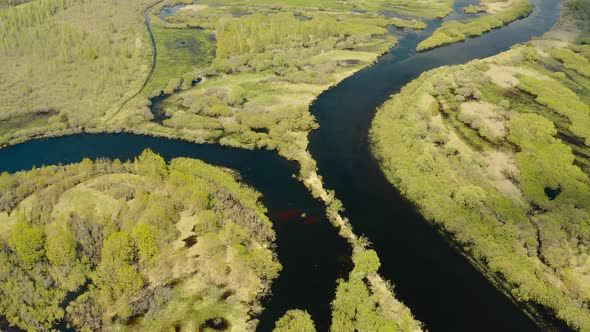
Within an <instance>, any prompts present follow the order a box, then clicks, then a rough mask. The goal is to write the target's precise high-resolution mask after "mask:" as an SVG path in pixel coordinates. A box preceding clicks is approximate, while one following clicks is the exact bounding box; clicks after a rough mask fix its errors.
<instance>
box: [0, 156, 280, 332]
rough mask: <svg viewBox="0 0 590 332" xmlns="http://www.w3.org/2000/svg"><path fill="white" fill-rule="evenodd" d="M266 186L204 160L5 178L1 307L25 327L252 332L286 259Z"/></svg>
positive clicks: (80, 167)
mask: <svg viewBox="0 0 590 332" xmlns="http://www.w3.org/2000/svg"><path fill="white" fill-rule="evenodd" d="M259 198H260V194H258V193H257V192H256V191H254V190H252V189H251V188H248V187H246V186H244V185H241V184H239V183H238V182H237V181H236V179H235V175H234V174H233V173H232V172H229V171H227V170H224V169H220V168H216V167H213V166H209V165H207V164H205V163H203V162H201V161H198V160H193V159H185V158H179V159H174V160H172V161H171V162H170V163H169V164H166V162H165V161H164V160H163V159H162V158H161V157H159V156H158V155H156V154H154V153H152V152H150V151H149V150H148V151H145V152H144V153H143V154H142V155H140V156H139V157H138V158H137V159H135V161H134V162H127V163H121V162H119V161H117V160H115V161H108V160H97V161H95V162H93V161H90V160H88V159H86V160H84V161H82V162H81V163H78V164H73V165H68V166H48V167H43V168H36V169H33V170H31V171H26V172H19V173H16V174H8V173H3V174H2V175H1V176H0V228H1V232H0V294H2V296H1V297H0V315H2V316H5V317H6V318H7V320H8V321H9V322H10V323H11V324H13V325H15V326H18V327H20V328H22V329H24V330H27V331H47V330H54V329H59V330H62V329H64V328H65V327H69V328H73V329H75V330H79V331H99V330H117V331H125V330H129V331H137V330H150V331H169V330H183V331H195V330H199V329H201V330H202V329H204V328H207V327H208V326H210V325H211V324H218V325H219V324H222V323H223V324H227V325H230V326H232V329H233V330H235V331H253V330H254V328H255V326H256V324H257V322H256V315H257V314H258V313H260V312H261V310H262V307H261V306H260V299H261V297H262V296H264V295H266V294H267V293H268V292H269V288H270V284H271V283H272V281H273V279H275V278H276V277H277V276H278V273H279V272H280V270H281V264H280V263H279V262H278V261H277V259H276V257H275V254H274V252H273V247H274V244H273V242H274V238H275V234H274V232H273V230H272V224H271V223H270V221H269V220H268V218H267V217H266V216H265V212H266V210H265V208H264V207H263V206H261V205H260V203H259Z"/></svg>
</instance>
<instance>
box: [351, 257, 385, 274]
mask: <svg viewBox="0 0 590 332" xmlns="http://www.w3.org/2000/svg"><path fill="white" fill-rule="evenodd" d="M352 259H353V261H354V269H353V270H352V272H351V274H350V276H351V277H352V278H356V279H363V278H364V277H366V276H367V275H368V274H371V273H375V272H377V270H379V267H380V266H381V262H379V257H378V256H377V253H376V252H375V250H363V251H361V252H358V253H355V254H354V256H353V257H352Z"/></svg>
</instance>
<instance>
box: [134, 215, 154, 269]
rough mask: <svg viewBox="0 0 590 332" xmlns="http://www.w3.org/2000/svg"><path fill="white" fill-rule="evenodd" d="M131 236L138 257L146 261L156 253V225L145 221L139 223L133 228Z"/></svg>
mask: <svg viewBox="0 0 590 332" xmlns="http://www.w3.org/2000/svg"><path fill="white" fill-rule="evenodd" d="M132 235H133V238H134V239H135V243H136V244H137V248H138V251H139V259H140V260H141V261H146V260H148V259H150V258H152V257H153V256H155V255H156V254H157V253H158V250H159V248H158V243H157V242H156V227H154V226H152V225H148V224H146V223H139V224H137V226H135V228H134V229H133V233H132Z"/></svg>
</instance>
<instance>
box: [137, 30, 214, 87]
mask: <svg viewBox="0 0 590 332" xmlns="http://www.w3.org/2000/svg"><path fill="white" fill-rule="evenodd" d="M152 31H153V33H154V37H155V38H156V48H157V50H158V58H157V62H156V68H155V71H154V73H153V76H152V78H151V80H150V82H149V83H148V85H147V86H146V87H145V88H144V93H152V92H153V91H154V90H163V89H164V88H165V87H166V85H167V84H168V82H169V81H170V80H171V79H174V78H179V77H183V76H184V75H185V74H187V73H190V72H191V71H193V70H194V68H195V67H207V66H208V65H209V64H210V63H211V61H212V60H213V57H214V45H213V43H212V41H211V39H212V37H213V36H212V35H211V34H210V33H209V32H207V31H203V30H199V29H173V28H165V27H157V26H155V27H153V28H152Z"/></svg>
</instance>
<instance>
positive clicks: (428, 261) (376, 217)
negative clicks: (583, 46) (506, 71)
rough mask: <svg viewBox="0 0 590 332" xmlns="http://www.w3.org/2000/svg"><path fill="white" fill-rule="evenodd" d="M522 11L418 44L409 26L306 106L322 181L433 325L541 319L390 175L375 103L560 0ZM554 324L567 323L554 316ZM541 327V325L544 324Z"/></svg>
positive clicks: (543, 17) (542, 25) (517, 324)
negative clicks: (374, 131)
mask: <svg viewBox="0 0 590 332" xmlns="http://www.w3.org/2000/svg"><path fill="white" fill-rule="evenodd" d="M533 3H534V4H535V9H534V12H533V13H532V14H531V15H530V16H529V17H527V18H525V19H522V20H520V21H516V22H514V23H511V24H509V25H507V26H505V27H503V28H502V29H499V30H494V31H492V32H490V33H488V34H485V35H483V36H482V37H480V38H477V39H469V40H466V41H465V42H464V43H459V44H454V45H450V46H446V47H441V48H437V49H434V50H431V51H428V52H425V53H418V54H417V53H416V52H415V51H414V50H415V47H416V45H417V44H418V43H419V42H420V41H421V40H423V39H424V38H425V37H426V36H428V35H429V34H430V33H431V30H432V28H433V24H431V25H430V26H431V27H430V28H429V29H428V30H427V31H423V32H419V33H413V34H412V33H410V34H407V35H406V37H405V38H404V39H403V40H401V42H400V44H399V46H398V47H396V48H394V49H393V50H392V51H391V52H390V53H389V54H387V55H385V56H384V57H382V58H381V59H380V61H379V62H378V63H377V64H375V65H374V66H372V67H369V68H366V69H365V70H362V71H360V72H359V73H357V74H356V75H354V76H352V77H350V78H348V79H346V80H345V81H343V82H342V83H341V84H339V85H338V86H337V87H336V88H334V89H332V90H330V91H327V92H325V93H324V94H322V95H321V96H320V97H319V98H318V100H317V101H316V102H315V104H314V105H313V106H312V113H313V114H314V115H315V116H316V118H317V120H318V122H319V124H320V129H318V130H316V131H314V132H313V133H311V135H310V150H311V152H312V155H313V157H314V158H315V159H316V160H317V161H318V167H319V172H320V174H321V175H322V176H323V178H324V181H325V184H326V187H327V188H330V189H335V190H336V193H337V196H338V197H339V198H340V199H341V200H342V201H343V203H344V206H345V207H346V213H345V215H346V216H347V217H349V218H350V220H351V223H352V225H353V227H354V230H355V232H356V233H357V234H364V235H366V236H367V237H368V238H369V240H370V241H371V242H372V243H373V244H374V247H375V249H376V250H377V252H378V253H379V256H380V258H381V261H382V268H381V270H380V272H381V273H382V275H383V276H384V277H385V278H387V279H389V280H392V281H393V282H394V284H395V286H396V288H395V290H396V294H397V297H398V298H399V299H400V300H402V301H403V302H404V303H405V304H406V305H408V306H409V307H410V309H411V310H412V312H413V313H414V315H415V316H416V318H418V319H419V320H420V321H422V322H424V323H426V327H427V328H428V329H429V330H430V331H538V330H541V328H540V327H539V326H537V325H536V324H534V323H533V321H532V320H531V319H530V318H529V317H527V316H526V315H525V314H524V313H523V312H522V311H521V310H520V309H519V308H518V307H517V306H516V305H515V304H513V303H512V302H511V301H510V299H508V298H507V297H506V296H505V295H503V294H502V292H500V291H499V290H498V289H496V288H495V287H494V286H493V285H492V284H491V283H490V282H489V281H488V280H486V279H485V278H484V276H483V275H482V274H481V273H480V272H478V271H477V270H476V269H475V268H474V267H473V266H472V265H471V264H470V262H469V261H468V260H467V259H466V258H465V257H463V256H462V255H461V253H459V252H457V251H456V250H455V249H454V248H452V247H451V246H450V245H449V243H448V241H447V240H446V239H445V238H443V237H442V236H441V235H440V234H439V233H438V232H437V230H436V229H435V228H434V227H432V226H431V225H430V224H429V223H428V222H427V221H425V220H424V219H423V218H422V217H421V216H420V214H419V213H418V212H417V211H416V209H415V208H414V206H413V205H412V204H410V203H409V202H407V201H406V200H405V199H404V198H403V197H402V196H401V195H400V194H399V192H397V191H396V190H395V189H394V188H393V187H392V185H391V184H390V183H389V182H388V181H387V179H386V178H385V176H384V175H383V173H382V172H381V170H380V169H379V166H378V165H377V163H376V161H375V160H374V159H373V156H372V154H371V152H370V149H369V143H368V130H369V126H370V123H371V120H372V118H373V115H374V113H375V110H376V109H377V108H378V107H379V106H380V105H381V104H383V103H384V102H385V101H386V100H387V99H388V98H389V96H390V95H391V94H393V93H396V92H397V91H399V90H400V88H401V87H402V86H403V85H405V84H407V83H409V82H410V81H411V80H412V79H414V78H416V77H418V76H419V75H420V74H421V73H423V72H424V71H427V70H429V69H432V68H436V67H440V66H444V65H453V64H460V63H465V62H468V61H470V60H472V59H477V58H484V57H488V56H492V55H495V54H498V53H500V52H502V51H505V50H507V49H509V48H510V47H511V46H513V45H514V44H517V43H521V42H525V41H527V40H529V39H530V38H531V37H533V36H540V35H542V34H543V33H545V32H546V31H548V30H549V29H550V28H551V27H552V26H553V25H554V24H555V23H556V22H557V20H558V17H559V10H558V6H559V2H558V1H550V0H533ZM546 323H549V324H553V325H554V326H553V329H556V330H560V329H564V327H563V325H562V324H559V323H558V322H557V323H556V322H553V323H552V322H546ZM550 328H551V327H550V326H546V327H545V328H543V329H550Z"/></svg>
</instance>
